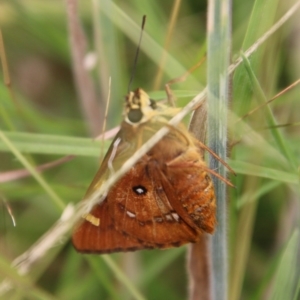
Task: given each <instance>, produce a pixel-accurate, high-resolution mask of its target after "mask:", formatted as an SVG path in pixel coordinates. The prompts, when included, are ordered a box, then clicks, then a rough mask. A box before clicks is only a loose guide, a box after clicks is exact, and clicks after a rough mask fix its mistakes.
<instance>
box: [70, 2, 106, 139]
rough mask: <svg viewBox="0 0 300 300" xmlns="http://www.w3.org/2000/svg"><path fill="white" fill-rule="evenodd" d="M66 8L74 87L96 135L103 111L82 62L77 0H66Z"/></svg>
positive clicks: (82, 39) (83, 42)
mask: <svg viewBox="0 0 300 300" xmlns="http://www.w3.org/2000/svg"><path fill="white" fill-rule="evenodd" d="M66 10H67V17H68V28H69V36H70V45H71V53H72V60H73V63H72V66H73V73H74V78H75V82H76V87H77V89H78V94H79V98H80V103H81V107H82V110H83V113H84V116H85V120H86V122H87V124H88V126H89V130H90V133H91V135H92V136H96V135H97V133H98V132H99V129H100V128H102V123H103V117H104V111H101V109H100V106H99V104H98V101H97V95H96V92H95V87H94V83H93V81H92V78H91V77H90V76H89V74H88V71H87V70H86V68H85V67H84V64H83V62H84V57H85V54H86V38H85V35H84V32H83V29H82V26H81V23H80V20H79V17H78V10H77V1H76V0H66Z"/></svg>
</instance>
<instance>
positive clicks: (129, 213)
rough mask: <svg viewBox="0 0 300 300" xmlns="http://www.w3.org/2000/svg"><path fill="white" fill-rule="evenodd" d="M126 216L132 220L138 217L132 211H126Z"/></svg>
mask: <svg viewBox="0 0 300 300" xmlns="http://www.w3.org/2000/svg"><path fill="white" fill-rule="evenodd" d="M126 214H127V216H128V217H130V218H135V217H136V215H135V214H134V213H132V212H131V211H129V210H126Z"/></svg>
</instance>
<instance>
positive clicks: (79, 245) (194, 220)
mask: <svg viewBox="0 0 300 300" xmlns="http://www.w3.org/2000/svg"><path fill="white" fill-rule="evenodd" d="M131 93H132V94H129V96H127V102H126V106H125V118H124V121H123V123H122V124H121V129H120V131H119V133H118V134H117V136H116V137H115V139H114V141H113V142H112V144H111V146H110V149H109V150H108V152H107V154H106V156H105V158H104V160H103V162H102V165H101V167H100V169H99V171H98V172H97V174H96V176H95V178H94V180H93V182H92V183H91V185H90V187H89V189H88V191H87V194H86V197H88V196H89V195H90V194H92V193H93V192H94V190H95V189H97V188H99V186H100V185H101V184H102V182H103V181H104V180H106V179H107V178H109V176H111V174H112V173H113V171H114V170H117V169H118V168H120V167H121V165H122V164H123V163H124V162H125V161H126V160H127V159H128V158H130V157H131V156H132V154H133V153H134V152H135V151H137V150H138V149H139V148H140V147H141V146H142V145H143V144H144V143H145V142H146V141H147V140H149V139H150V138H151V137H152V136H153V135H154V134H155V133H156V132H157V131H158V130H159V129H160V128H162V127H164V126H166V124H167V120H168V117H170V116H172V115H174V113H175V111H178V110H177V109H175V108H168V107H164V106H161V107H157V106H156V104H155V103H153V102H152V101H153V100H150V98H149V97H148V95H147V94H146V93H145V92H144V91H143V90H141V89H138V90H136V91H135V92H131ZM169 128H170V131H169V133H168V134H167V135H165V136H164V137H163V138H162V139H161V140H160V141H159V142H158V143H157V144H156V145H155V146H154V147H153V148H152V149H150V150H149V151H148V153H147V154H146V155H144V156H143V157H142V158H141V159H140V160H139V161H138V162H137V163H136V164H135V165H134V166H133V167H132V168H131V169H130V170H129V171H128V172H127V173H126V174H125V175H124V176H123V177H122V178H121V179H120V180H119V181H118V182H117V183H116V184H115V185H114V186H113V187H112V188H111V190H110V191H109V192H108V193H107V196H106V198H105V200H104V201H103V202H101V203H99V204H97V205H96V206H95V207H94V208H93V209H92V211H91V212H90V214H89V218H87V217H85V219H84V220H83V221H82V222H81V223H80V224H79V225H78V227H77V228H76V229H75V231H74V234H73V244H74V246H75V248H76V249H77V250H78V251H79V252H88V253H110V252H117V251H134V250H139V249H153V248H170V247H175V246H180V245H182V244H185V243H190V242H197V240H198V239H199V236H200V235H201V234H202V233H203V232H208V233H212V232H213V230H214V227H215V223H216V220H215V209H216V206H215V195H214V187H213V184H212V181H211V178H210V176H209V174H208V173H207V171H206V170H207V167H206V166H205V162H204V160H203V154H202V150H201V149H200V148H199V146H198V144H197V141H196V139H195V138H194V137H193V136H192V135H191V134H190V133H189V132H188V131H187V129H186V127H185V126H184V125H183V124H180V125H179V126H178V127H176V128H175V127H170V126H169ZM93 220H95V221H93Z"/></svg>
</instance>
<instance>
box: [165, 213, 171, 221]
mask: <svg viewBox="0 0 300 300" xmlns="http://www.w3.org/2000/svg"><path fill="white" fill-rule="evenodd" d="M165 217H166V219H167V221H173V218H172V216H171V215H170V214H167V215H166V216H165Z"/></svg>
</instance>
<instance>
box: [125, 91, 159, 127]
mask: <svg viewBox="0 0 300 300" xmlns="http://www.w3.org/2000/svg"><path fill="white" fill-rule="evenodd" d="M156 109H157V104H156V102H155V101H154V100H152V99H150V97H149V96H148V94H147V93H146V92H145V91H143V90H142V89H140V88H139V89H136V90H135V91H134V92H129V93H128V94H127V96H126V104H125V121H126V122H127V123H129V124H131V125H139V124H141V123H145V122H147V121H149V120H150V119H151V118H152V117H153V116H155V115H156V114H157V112H156V111H155V110H156Z"/></svg>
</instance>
